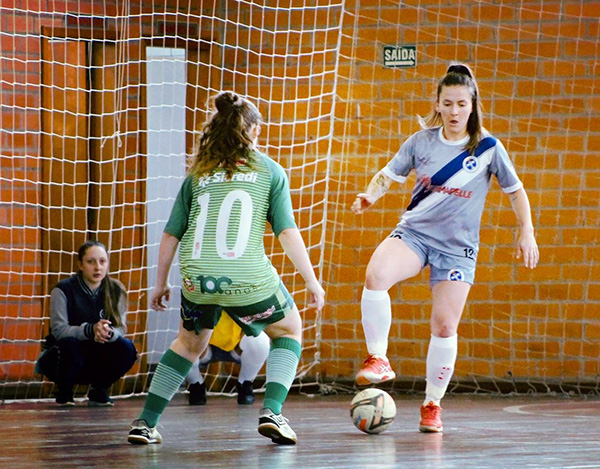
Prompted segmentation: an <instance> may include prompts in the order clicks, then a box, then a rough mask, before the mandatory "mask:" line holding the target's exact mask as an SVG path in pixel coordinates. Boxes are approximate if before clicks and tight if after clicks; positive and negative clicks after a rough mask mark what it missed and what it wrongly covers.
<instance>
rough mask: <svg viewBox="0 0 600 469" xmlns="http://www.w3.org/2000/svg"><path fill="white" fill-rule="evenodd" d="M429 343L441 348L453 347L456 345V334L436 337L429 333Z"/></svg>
mask: <svg viewBox="0 0 600 469" xmlns="http://www.w3.org/2000/svg"><path fill="white" fill-rule="evenodd" d="M430 344H431V345H433V346H436V347H441V348H454V347H456V346H457V345H458V334H454V335H453V336H451V337H436V336H435V335H433V334H431V342H430Z"/></svg>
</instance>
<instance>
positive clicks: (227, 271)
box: [165, 152, 296, 306]
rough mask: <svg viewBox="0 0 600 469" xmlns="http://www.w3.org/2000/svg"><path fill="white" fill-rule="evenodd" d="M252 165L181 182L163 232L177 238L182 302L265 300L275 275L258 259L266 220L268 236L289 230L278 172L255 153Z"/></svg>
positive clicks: (288, 208) (286, 195)
mask: <svg viewBox="0 0 600 469" xmlns="http://www.w3.org/2000/svg"><path fill="white" fill-rule="evenodd" d="M253 156H254V160H255V162H254V163H253V164H252V167H249V166H247V165H242V166H240V168H239V170H238V171H236V172H235V173H234V175H233V177H232V178H231V179H227V176H226V173H225V172H224V171H218V170H217V171H215V172H213V173H212V174H208V175H205V176H202V177H200V178H198V177H193V176H188V177H187V178H186V179H185V181H184V183H183V186H182V187H181V189H180V191H179V194H178V195H177V199H176V200H175V205H174V206H173V210H172V212H171V216H170V217H169V221H168V222H167V225H166V227H165V232H167V233H169V234H171V235H173V236H175V237H176V238H177V239H179V241H180V244H179V263H180V268H181V277H182V280H183V288H182V293H183V296H184V297H185V298H186V299H187V300H189V301H191V302H193V303H196V304H216V305H220V306H246V305H251V304H253V303H257V302H259V301H261V300H264V299H265V298H267V297H269V296H270V295H273V294H274V293H275V292H276V291H277V290H278V288H279V282H280V280H279V275H278V274H277V271H276V270H275V268H274V267H273V266H272V265H271V262H270V260H269V258H268V257H267V256H266V254H265V248H264V243H263V236H264V232H265V227H266V222H267V221H268V222H269V223H270V224H271V227H272V228H273V232H274V233H275V235H276V236H278V235H279V233H281V231H283V230H285V229H287V228H295V227H296V223H295V221H294V214H293V212H292V202H291V199H290V190H289V184H288V180H287V177H286V174H285V172H284V170H283V168H282V167H281V166H280V165H279V164H278V163H276V162H275V161H273V160H272V159H271V158H269V157H268V156H266V155H263V154H262V153H258V152H254V153H253Z"/></svg>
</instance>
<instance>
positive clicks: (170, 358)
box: [139, 349, 192, 427]
mask: <svg viewBox="0 0 600 469" xmlns="http://www.w3.org/2000/svg"><path fill="white" fill-rule="evenodd" d="M191 368H192V362H191V361H189V360H187V359H185V358H183V357H182V356H181V355H178V354H176V353H175V352H173V351H172V350H171V349H169V350H167V351H166V352H165V354H164V355H163V356H162V358H161V359H160V362H159V363H158V366H157V367H156V372H155V373H154V377H153V378H152V383H151V384H150V389H149V390H148V397H147V398H146V403H145V404H144V409H143V410H142V413H141V414H140V417H139V418H140V419H143V420H145V421H146V423H147V424H148V426H150V427H156V424H157V423H158V419H159V418H160V416H161V414H162V413H163V412H164V410H165V408H166V407H167V405H168V404H169V402H170V401H171V399H172V398H173V395H174V394H175V393H176V392H177V390H178V389H179V386H181V383H182V382H183V380H184V379H185V377H186V376H187V374H188V373H189V371H190V369H191Z"/></svg>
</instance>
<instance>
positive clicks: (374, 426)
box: [350, 388, 396, 433]
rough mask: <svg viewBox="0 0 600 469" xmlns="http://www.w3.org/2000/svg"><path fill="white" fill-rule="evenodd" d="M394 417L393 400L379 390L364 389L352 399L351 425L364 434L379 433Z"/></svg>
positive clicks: (394, 406) (394, 407)
mask: <svg viewBox="0 0 600 469" xmlns="http://www.w3.org/2000/svg"><path fill="white" fill-rule="evenodd" d="M395 416H396V404H395V403H394V399H392V396H390V395H389V394H388V393H387V392H385V391H382V390H381V389H377V388H369V389H365V390H363V391H360V392H359V393H358V394H357V395H356V396H354V399H352V402H351V406H350V417H352V423H353V424H354V426H355V427H356V428H358V429H359V430H361V431H363V432H365V433H381V432H382V431H384V430H385V429H386V428H387V427H389V426H390V425H391V424H392V422H393V421H394V417H395Z"/></svg>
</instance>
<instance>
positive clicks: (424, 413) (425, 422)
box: [419, 401, 444, 433]
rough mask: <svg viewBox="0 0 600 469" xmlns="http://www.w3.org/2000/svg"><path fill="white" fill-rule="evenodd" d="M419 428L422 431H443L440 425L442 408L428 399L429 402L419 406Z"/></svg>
mask: <svg viewBox="0 0 600 469" xmlns="http://www.w3.org/2000/svg"><path fill="white" fill-rule="evenodd" d="M419 430H420V431H422V432H423V433H431V432H433V433H436V432H443V431H444V427H443V425H442V408H441V407H440V406H439V405H435V404H434V403H433V402H431V401H430V402H429V404H427V405H423V406H421V424H420V425H419Z"/></svg>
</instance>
